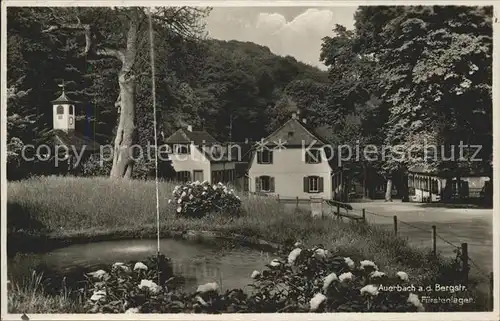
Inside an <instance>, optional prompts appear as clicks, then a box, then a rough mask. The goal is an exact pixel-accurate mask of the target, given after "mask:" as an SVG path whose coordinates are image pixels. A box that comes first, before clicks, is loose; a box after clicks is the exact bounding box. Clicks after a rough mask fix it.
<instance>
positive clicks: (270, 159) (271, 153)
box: [269, 150, 273, 164]
mask: <svg viewBox="0 0 500 321" xmlns="http://www.w3.org/2000/svg"><path fill="white" fill-rule="evenodd" d="M272 163H273V151H272V150H270V151H269V164H272Z"/></svg>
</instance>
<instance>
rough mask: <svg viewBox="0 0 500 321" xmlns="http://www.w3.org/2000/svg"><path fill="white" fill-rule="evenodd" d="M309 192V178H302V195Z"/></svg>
mask: <svg viewBox="0 0 500 321" xmlns="http://www.w3.org/2000/svg"><path fill="white" fill-rule="evenodd" d="M308 192H309V177H307V176H306V177H304V193H308Z"/></svg>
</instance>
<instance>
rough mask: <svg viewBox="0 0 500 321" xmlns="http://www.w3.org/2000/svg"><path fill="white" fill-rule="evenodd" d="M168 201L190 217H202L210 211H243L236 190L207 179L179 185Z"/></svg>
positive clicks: (178, 212)
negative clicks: (212, 182) (211, 182)
mask: <svg viewBox="0 0 500 321" xmlns="http://www.w3.org/2000/svg"><path fill="white" fill-rule="evenodd" d="M168 202H169V204H171V205H173V206H175V208H176V213H177V214H178V215H182V216H188V217H202V216H204V215H206V214H208V213H225V214H230V215H238V214H239V213H240V211H241V200H240V198H239V196H237V195H235V194H234V190H232V189H229V188H228V187H227V186H225V185H224V184H222V183H218V184H214V185H211V184H210V183H209V182H207V181H204V182H201V183H200V182H198V181H196V182H189V183H186V184H183V185H177V186H176V187H175V188H174V190H173V192H172V199H170V200H168Z"/></svg>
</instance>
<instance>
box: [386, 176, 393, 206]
mask: <svg viewBox="0 0 500 321" xmlns="http://www.w3.org/2000/svg"><path fill="white" fill-rule="evenodd" d="M385 201H386V202H392V178H388V179H387V188H386V190H385Z"/></svg>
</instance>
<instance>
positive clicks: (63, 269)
mask: <svg viewBox="0 0 500 321" xmlns="http://www.w3.org/2000/svg"><path fill="white" fill-rule="evenodd" d="M156 246H157V241H156V240H152V239H135V240H120V241H106V242H96V243H87V244H78V245H71V246H67V247H64V248H59V249H56V250H53V251H50V252H47V253H36V254H31V253H30V254H18V255H16V256H15V257H14V258H12V259H9V262H8V275H9V279H10V280H13V281H21V280H27V279H29V278H30V277H31V275H32V273H33V271H36V272H37V273H42V272H43V275H44V279H45V281H46V282H47V283H46V284H45V286H46V288H47V287H48V288H49V289H54V290H55V289H57V288H60V286H61V284H62V280H63V277H66V281H65V282H66V285H70V286H71V287H75V282H78V281H81V280H82V279H83V275H84V273H87V272H91V271H95V270H97V269H105V270H109V269H110V267H111V265H112V264H113V263H115V262H130V261H131V262H137V261H144V260H145V259H146V258H147V257H149V256H152V255H156V252H157V249H156ZM160 249H161V253H163V254H165V255H166V256H167V257H169V258H170V259H171V260H172V264H173V269H174V274H175V275H176V276H182V277H183V278H184V284H183V285H182V288H183V289H184V290H185V291H193V290H195V289H196V287H197V286H198V285H199V284H204V283H206V282H213V281H216V282H217V283H219V285H221V288H222V290H226V289H232V288H241V289H246V290H248V289H249V287H248V284H249V283H251V281H252V280H251V278H250V275H251V273H252V272H253V271H254V270H259V271H261V270H262V269H263V268H264V266H265V264H267V263H269V262H270V261H271V260H272V259H273V258H274V257H273V255H272V254H269V253H266V252H261V251H257V250H253V249H250V248H247V247H241V246H235V245H234V244H232V245H228V244H218V243H213V242H210V243H200V242H192V241H186V240H175V239H162V240H161V241H160Z"/></svg>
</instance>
